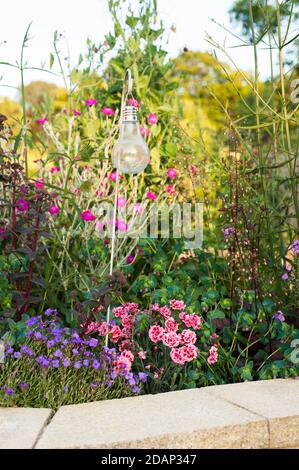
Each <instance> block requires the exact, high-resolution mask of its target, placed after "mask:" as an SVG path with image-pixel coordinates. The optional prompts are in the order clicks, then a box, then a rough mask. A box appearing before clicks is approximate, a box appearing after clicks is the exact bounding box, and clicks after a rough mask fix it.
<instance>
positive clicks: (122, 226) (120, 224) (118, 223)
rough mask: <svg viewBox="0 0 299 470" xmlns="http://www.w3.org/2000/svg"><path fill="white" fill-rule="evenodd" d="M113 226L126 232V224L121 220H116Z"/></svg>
mask: <svg viewBox="0 0 299 470" xmlns="http://www.w3.org/2000/svg"><path fill="white" fill-rule="evenodd" d="M115 226H116V228H117V229H118V230H119V231H120V232H126V231H127V230H128V224H126V222H124V221H123V220H119V219H118V220H116V223H115Z"/></svg>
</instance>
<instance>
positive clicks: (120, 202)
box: [117, 196, 127, 207]
mask: <svg viewBox="0 0 299 470" xmlns="http://www.w3.org/2000/svg"><path fill="white" fill-rule="evenodd" d="M126 204H127V200H126V198H125V197H124V196H120V197H118V198H117V205H118V207H125V205H126Z"/></svg>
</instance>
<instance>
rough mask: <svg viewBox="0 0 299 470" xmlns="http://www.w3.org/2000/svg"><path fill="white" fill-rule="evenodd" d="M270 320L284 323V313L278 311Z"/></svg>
mask: <svg viewBox="0 0 299 470" xmlns="http://www.w3.org/2000/svg"><path fill="white" fill-rule="evenodd" d="M272 318H273V319H274V320H278V321H280V322H281V323H282V322H284V321H285V316H284V313H283V312H282V311H281V310H278V312H277V313H275V314H274V315H273V316H272Z"/></svg>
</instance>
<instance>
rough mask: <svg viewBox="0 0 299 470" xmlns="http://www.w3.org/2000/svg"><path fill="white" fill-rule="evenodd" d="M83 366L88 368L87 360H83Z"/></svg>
mask: <svg viewBox="0 0 299 470" xmlns="http://www.w3.org/2000/svg"><path fill="white" fill-rule="evenodd" d="M83 365H84V366H85V367H88V366H89V360H88V359H84V361H83Z"/></svg>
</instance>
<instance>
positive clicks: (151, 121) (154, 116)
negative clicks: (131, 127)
mask: <svg viewBox="0 0 299 470" xmlns="http://www.w3.org/2000/svg"><path fill="white" fill-rule="evenodd" d="M147 122H148V123H149V124H150V125H151V126H153V125H154V124H157V122H158V116H157V114H154V113H152V114H149V115H148V118H147Z"/></svg>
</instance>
